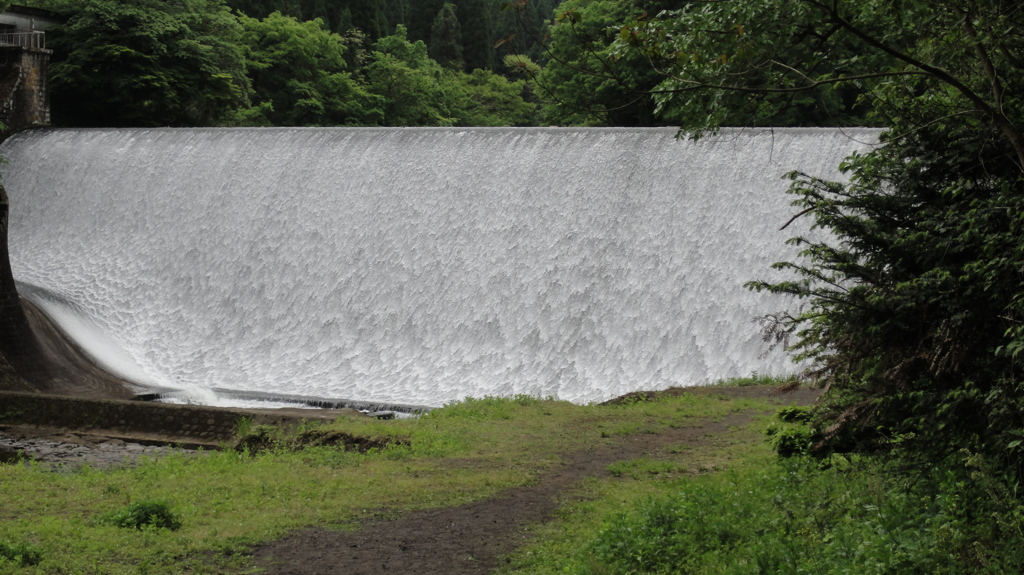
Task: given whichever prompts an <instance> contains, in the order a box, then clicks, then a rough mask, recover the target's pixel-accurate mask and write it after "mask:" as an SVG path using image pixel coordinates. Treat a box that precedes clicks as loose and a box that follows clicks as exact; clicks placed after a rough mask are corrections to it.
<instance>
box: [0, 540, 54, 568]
mask: <svg viewBox="0 0 1024 575" xmlns="http://www.w3.org/2000/svg"><path fill="white" fill-rule="evenodd" d="M42 560H43V550H42V549H40V548H39V547H36V546H35V545H31V544H29V543H8V542H6V541H4V540H3V539H0V564H2V563H6V562H10V563H14V564H15V565H17V566H19V567H28V566H31V565H36V564H38V563H39V562H40V561H42Z"/></svg>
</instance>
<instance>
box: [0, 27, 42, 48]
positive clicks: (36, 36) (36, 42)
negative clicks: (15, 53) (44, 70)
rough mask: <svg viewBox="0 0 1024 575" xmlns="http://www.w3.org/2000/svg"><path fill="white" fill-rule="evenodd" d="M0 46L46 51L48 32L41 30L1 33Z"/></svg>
mask: <svg viewBox="0 0 1024 575" xmlns="http://www.w3.org/2000/svg"><path fill="white" fill-rule="evenodd" d="M0 46H21V47H22V48H36V49H39V50H45V49H46V32H43V31H41V30H25V31H23V32H0Z"/></svg>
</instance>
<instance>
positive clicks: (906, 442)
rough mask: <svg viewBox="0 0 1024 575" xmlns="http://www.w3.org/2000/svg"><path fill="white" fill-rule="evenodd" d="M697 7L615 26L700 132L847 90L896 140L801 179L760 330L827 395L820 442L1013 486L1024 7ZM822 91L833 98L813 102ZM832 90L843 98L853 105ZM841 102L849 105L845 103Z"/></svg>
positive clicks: (980, 0)
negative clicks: (773, 304)
mask: <svg viewBox="0 0 1024 575" xmlns="http://www.w3.org/2000/svg"><path fill="white" fill-rule="evenodd" d="M784 8H785V9H783V4H781V3H780V2H777V1H775V0H759V1H749V0H745V1H732V0H726V1H717V2H698V3H692V4H690V5H688V6H687V7H686V8H685V9H683V10H679V11H675V12H670V13H667V14H664V15H662V16H659V17H657V18H653V19H638V20H637V21H636V22H634V23H633V24H632V25H629V26H625V27H623V28H622V29H621V31H620V39H619V44H618V49H620V50H623V51H627V50H638V51H640V52H641V53H642V54H644V55H645V57H647V58H649V59H650V61H651V62H652V63H654V64H655V65H657V66H658V68H659V70H661V71H662V73H664V74H665V81H664V82H662V83H661V84H660V85H659V86H658V91H659V96H658V97H659V102H660V104H661V105H662V106H663V107H665V108H671V109H674V110H679V111H680V115H679V118H680V119H681V121H682V122H683V123H684V127H685V129H687V130H689V131H690V133H691V134H697V135H699V134H700V133H702V132H704V131H708V130H714V129H716V128H717V127H718V126H721V125H723V124H728V123H730V122H731V121H732V118H734V117H735V114H736V113H737V112H736V108H735V106H734V105H733V103H734V102H735V101H736V100H737V97H738V96H743V97H744V98H746V104H745V105H746V106H748V108H747V111H746V112H745V113H744V115H743V117H745V118H748V119H755V120H758V122H759V123H761V121H764V122H765V123H774V122H771V120H772V119H773V118H777V117H779V116H780V115H783V114H785V113H786V112H787V111H788V110H791V109H792V107H793V106H794V104H799V101H798V99H799V98H801V97H803V96H805V95H813V96H814V98H817V99H819V100H820V101H821V102H822V104H823V109H832V105H833V104H830V102H829V100H828V98H829V97H834V96H835V95H836V94H842V93H843V90H846V89H851V90H854V91H855V92H858V93H859V95H858V96H857V98H858V100H859V101H861V102H863V103H865V104H870V106H871V108H870V117H871V118H873V119H875V120H876V121H878V122H882V123H884V124H885V125H887V126H888V127H889V129H888V131H887V132H886V134H885V135H884V136H883V141H884V144H885V145H884V146H882V147H880V148H879V149H877V150H875V151H872V152H870V153H867V154H864V155H860V156H855V157H853V158H850V159H849V160H848V161H847V163H846V164H845V165H844V170H845V171H846V173H847V174H848V176H849V178H850V180H849V182H848V183H835V182H825V181H821V180H818V179H815V178H813V177H810V176H808V175H803V174H794V175H793V178H794V183H793V186H792V188H791V192H792V193H793V194H795V196H796V198H797V199H796V205H797V207H798V208H800V209H801V214H804V215H806V216H807V217H812V218H814V222H815V225H816V226H817V227H819V228H822V229H824V230H827V231H828V232H830V234H829V237H828V238H827V239H825V240H821V241H811V240H808V239H805V238H797V239H796V240H795V241H796V243H798V244H799V245H802V246H803V247H804V255H805V259H804V260H801V261H797V262H789V263H782V264H779V267H781V268H785V269H789V270H791V271H793V272H794V279H793V280H791V281H784V282H779V283H766V282H755V283H754V284H753V287H755V288H757V289H765V290H770V291H774V292H780V293H788V294H793V295H795V296H797V297H799V298H801V299H802V300H803V302H804V306H803V308H802V310H801V311H800V312H798V313H794V314H793V315H789V314H781V315H778V316H774V317H772V318H768V319H769V331H770V333H771V334H773V335H775V336H778V337H779V338H780V339H783V340H784V339H785V338H786V337H787V336H793V337H794V338H795V340H794V341H793V343H794V347H795V349H796V350H797V351H798V352H799V354H800V355H799V357H800V358H803V359H807V360H810V362H811V368H810V370H809V371H808V373H807V376H808V377H809V378H810V379H813V380H816V381H818V382H820V383H821V384H823V385H825V386H826V388H827V389H828V394H827V398H828V402H827V403H826V404H825V407H823V408H822V409H821V410H819V417H820V420H819V422H818V424H819V425H818V427H819V429H820V430H822V433H823V435H822V437H821V442H820V443H819V447H821V448H828V447H831V448H837V449H845V448H851V447H858V446H859V447H862V448H871V449H881V448H886V449H887V448H891V447H893V446H895V445H900V446H903V447H911V448H913V449H912V451H913V452H914V453H916V454H919V455H926V456H929V457H944V456H946V455H948V454H949V453H951V452H955V451H956V450H958V449H964V448H966V449H971V450H981V451H983V452H985V453H987V454H989V455H990V456H992V457H994V458H996V459H998V460H1000V461H1002V462H1003V464H1005V465H1006V466H1008V468H1010V469H1013V470H1014V472H1015V473H1017V474H1020V472H1021V469H1020V468H1019V467H1018V466H1019V465H1020V463H1019V450H1020V446H1021V445H1022V440H1024V415H1022V414H1024V389H1022V388H1021V384H1020V379H1019V378H1020V376H1019V375H1018V374H1019V372H1020V365H1019V361H1018V360H1019V358H1020V354H1019V352H1020V350H1021V349H1022V348H1024V327H1022V326H1024V323H1022V320H1024V315H1022V311H1024V310H1022V302H1024V295H1022V294H1024V290H1022V287H1024V284H1022V279H1024V275H1022V274H1024V272H1022V270H1024V244H1022V241H1021V239H1020V238H1022V237H1024V235H1022V234H1021V232H1022V231H1024V230H1022V229H1021V226H1022V223H1024V220H1022V219H1021V217H1020V214H1021V213H1024V212H1022V208H1024V205H1022V199H1021V198H1022V197H1024V195H1022V192H1024V176H1022V174H1024V172H1022V166H1024V146H1021V138H1020V126H1021V125H1022V122H1024V117H1022V114H1024V110H1022V109H1021V106H1020V104H1021V102H1020V97H1021V96H1020V95H1021V94H1022V89H1024V85H1022V83H1024V69H1022V68H1021V66H1020V64H1021V62H1022V58H1024V37H1022V35H1021V30H1024V11H1022V10H1021V9H1020V8H1018V6H1017V5H1016V4H1011V3H1005V2H1001V1H999V0H938V1H929V2H924V1H913V0H905V1H902V2H895V3H893V2H853V1H847V0H829V1H824V0H798V1H795V2H787V3H785V5H784ZM823 90H824V91H823ZM845 99H846V96H843V97H842V98H840V99H839V101H845ZM840 109H842V108H840Z"/></svg>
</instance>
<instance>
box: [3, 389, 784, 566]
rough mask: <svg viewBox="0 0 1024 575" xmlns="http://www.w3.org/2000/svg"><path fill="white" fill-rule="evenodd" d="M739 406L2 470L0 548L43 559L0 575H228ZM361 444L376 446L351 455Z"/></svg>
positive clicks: (535, 410) (332, 436) (537, 413)
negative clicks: (321, 535)
mask: <svg viewBox="0 0 1024 575" xmlns="http://www.w3.org/2000/svg"><path fill="white" fill-rule="evenodd" d="M737 409H741V410H742V409H754V410H759V411H763V410H767V409H769V408H768V405H767V403H766V402H758V401H753V400H736V401H733V400H726V399H722V398H709V397H700V396H696V395H690V394H687V395H683V396H679V397H665V398H659V399H658V400H657V401H649V402H639V403H636V404H632V405H616V406H598V405H587V406H580V405H574V404H571V403H568V402H563V401H555V400H549V399H538V398H532V397H528V396H518V397H513V398H481V399H467V400H465V401H461V402H457V403H453V404H451V405H447V406H445V407H444V408H442V409H437V410H434V411H432V412H431V413H429V414H427V415H425V416H423V417H420V418H417V419H409V420H393V421H378V420H374V419H369V418H353V419H341V420H339V421H337V422H335V423H333V424H330V425H320V426H308V427H306V428H303V429H299V430H296V431H294V432H291V433H285V432H282V431H281V430H277V429H272V428H260V427H259V426H253V425H252V424H251V422H249V423H248V424H247V423H246V422H245V421H244V420H243V421H242V422H240V424H239V431H240V432H242V434H243V435H244V436H245V437H253V436H255V437H258V438H261V439H260V440H259V442H257V443H259V445H258V446H257V445H256V444H255V443H253V444H244V442H243V444H242V445H239V446H236V445H231V446H228V447H230V448H233V447H239V449H240V450H239V451H236V450H234V449H226V450H224V451H216V452H210V453H207V454H205V455H204V456H201V457H185V456H180V455H175V456H170V457H166V458H162V459H158V460H144V461H143V462H142V464H141V465H139V466H138V467H135V468H130V469H129V468H122V469H113V470H95V469H89V468H84V469H82V470H79V471H71V472H64V473H54V472H51V471H48V470H47V469H44V468H42V467H40V466H38V465H28V466H26V465H0V484H2V485H3V486H4V497H3V498H2V499H0V540H4V541H14V542H24V544H25V545H30V546H32V547H31V548H32V549H45V553H42V554H41V555H40V556H39V557H38V559H39V560H38V562H37V563H36V564H34V565H28V564H21V565H17V566H16V565H14V564H13V563H11V562H10V561H8V562H6V563H0V573H4V574H5V573H18V574H27V573H33V574H47V575H50V574H72V573H74V574H93V573H95V574H99V573H103V574H122V573H124V574H129V573H130V574H136V573H150V574H158V573H168V574H170V573H182V572H193V573H234V572H238V571H239V570H244V569H247V568H248V566H249V563H248V562H249V558H248V556H247V555H246V552H247V550H248V549H249V548H250V546H251V545H253V544H256V543H259V542H264V541H268V540H272V539H275V538H277V537H280V536H282V535H283V534H285V533H287V532H288V531H290V530H292V529H296V528H298V527H303V526H307V525H320V526H328V527H329V526H337V527H342V526H345V525H352V524H354V523H356V522H357V521H359V520H361V519H364V518H374V517H381V516H394V515H397V514H401V513H403V512H406V511H409V510H415V509H422V508H431V507H440V506H451V505H459V504H464V503H468V502H471V501H474V500H478V499H481V498H484V497H488V496H491V495H494V494H495V493H497V492H498V491H500V490H502V489H506V488H509V487H515V486H521V485H526V484H529V483H530V482H532V481H533V480H534V478H535V477H537V475H538V473H540V472H542V471H543V470H544V469H546V468H548V467H550V466H551V465H553V464H555V463H557V462H558V461H559V456H558V454H559V453H565V452H570V451H574V450H577V449H582V448H583V447H585V446H593V445H595V444H600V442H602V441H611V440H612V439H607V438H602V435H603V434H604V435H608V436H611V437H614V436H617V435H621V434H627V433H644V432H650V431H656V430H658V429H664V428H668V427H679V426H687V425H692V424H694V423H695V422H697V421H700V420H702V419H705V418H707V419H712V420H716V419H720V418H722V417H724V416H726V415H728V414H730V413H733V412H734V410H737ZM346 438H348V439H346ZM363 439H373V440H374V441H375V442H376V443H374V444H373V446H371V447H369V448H366V449H362V448H359V447H358V446H356V447H353V446H354V445H356V444H358V443H359V441H362V440H363ZM682 456H683V455H682V454H681V455H680V457H682ZM687 456H689V455H687ZM719 463H720V462H719V461H711V460H708V461H707V462H705V464H702V465H706V466H708V468H709V469H710V468H711V467H712V466H715V465H718V464H719ZM651 465H652V466H653V467H651V468H650V469H648V470H644V469H642V468H640V467H638V468H636V470H631V469H630V470H627V469H625V468H624V471H623V475H624V476H625V475H631V474H633V473H636V474H638V475H651V473H650V471H652V470H653V471H656V473H654V474H653V475H654V476H659V477H662V478H663V479H666V478H669V477H675V476H677V475H678V474H683V473H697V472H699V471H697V470H696V469H691V466H690V465H689V464H687V465H686V466H678V468H676V467H672V468H669V467H666V468H664V469H662V470H658V469H656V468H657V467H658V466H659V465H661V464H660V463H654V462H652V463H651ZM452 469H458V473H452V471H451V470H452ZM154 501H155V502H159V503H160V504H161V505H162V506H163V508H164V509H166V510H167V511H168V512H169V513H170V515H171V517H173V519H174V521H175V522H176V523H180V527H179V528H178V529H177V530H171V529H170V528H169V525H167V524H159V522H158V521H155V520H153V519H152V517H153V515H152V514H149V515H146V514H145V513H140V514H138V515H140V516H141V517H142V519H141V522H140V523H139V524H140V525H142V528H141V529H137V528H123V527H119V526H118V525H122V524H125V525H128V524H131V523H133V522H134V520H131V521H128V520H127V519H126V520H125V521H124V522H123V523H122V521H120V520H116V521H115V520H113V519H112V518H114V517H125V518H127V517H129V516H134V515H136V514H135V512H134V511H132V509H133V506H134V509H135V510H138V507H139V505H140V504H141V503H143V502H154ZM147 517H149V518H150V519H146V518H147ZM146 525H151V526H152V527H150V528H147V527H146ZM161 527H164V528H161Z"/></svg>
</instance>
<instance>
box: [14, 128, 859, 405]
mask: <svg viewBox="0 0 1024 575" xmlns="http://www.w3.org/2000/svg"><path fill="white" fill-rule="evenodd" d="M878 134H879V132H878V130H869V129H844V130H840V129H784V130H779V129H776V130H753V129H746V130H725V131H723V132H721V133H720V134H718V135H717V136H714V137H708V138H704V139H701V140H699V141H696V142H694V141H688V140H681V139H677V138H676V137H675V130H673V129H625V128H623V129H618V128H609V129H598V128H589V129H575V128H493V129H492V128H404V129H403V128H315V129H314V128H301V129H300V128H258V129H255V128H254V129H239V128H232V129H229V128H224V129H221V128H213V129H95V130H63V129H57V130H32V131H26V132H22V133H19V134H17V135H15V136H13V137H12V138H10V139H8V140H7V141H6V142H4V143H3V145H2V146H0V155H2V156H3V157H4V158H6V159H7V161H8V164H7V165H5V166H3V168H2V172H3V183H4V185H5V186H6V188H7V190H8V193H9V196H10V202H11V212H10V226H9V242H10V258H11V266H12V270H13V273H14V278H15V280H16V282H17V286H18V291H19V292H20V293H21V295H22V296H23V297H25V298H27V299H28V300H30V301H31V302H32V303H33V304H35V305H36V306H37V307H39V308H40V309H42V310H43V311H44V312H45V313H46V314H47V315H48V316H49V317H50V318H51V319H52V321H53V322H54V323H55V324H56V325H57V326H59V328H60V329H61V330H62V331H63V332H64V333H65V334H66V335H67V336H68V337H69V338H70V339H71V340H72V341H74V342H75V344H76V345H77V346H79V347H80V348H81V349H82V351H84V353H86V354H87V355H88V356H89V357H90V358H91V359H92V360H93V361H95V362H96V363H97V364H98V365H100V366H101V367H102V368H104V369H106V370H108V371H110V372H111V373H114V374H116V375H118V376H120V377H122V378H124V379H126V380H128V381H130V382H133V383H134V384H137V385H138V386H139V388H140V389H144V388H147V387H152V388H161V389H174V390H180V391H181V393H182V394H183V396H184V397H186V398H187V399H188V401H191V402H195V403H202V404H207V405H218V404H222V403H223V402H224V401H225V400H224V397H222V396H221V395H220V394H218V393H217V392H216V391H214V390H216V389H228V390H236V391H242V392H259V393H263V394H267V395H271V396H272V395H275V394H278V395H301V396H317V397H340V398H351V399H358V400H361V401H367V402H379V403H382V404H387V403H399V404H416V405H428V406H439V405H442V404H444V403H446V402H449V401H453V400H458V399H462V398H464V397H467V396H472V397H483V396H488V395H514V394H529V395H533V396H541V397H548V396H554V397H557V398H560V399H565V400H569V401H573V402H579V403H585V402H590V401H600V400H604V399H608V398H611V397H614V396H617V395H621V394H623V393H626V392H629V391H633V390H638V389H647V390H653V389H664V388H667V387H670V386H694V385H703V384H707V383H710V382H712V381H715V380H717V379H720V378H727V377H739V376H748V375H751V374H752V373H755V372H756V373H758V374H763V375H786V374H790V373H794V372H796V371H797V367H796V366H794V365H793V364H792V363H791V362H790V360H789V358H788V357H787V356H786V354H785V353H784V352H783V351H782V350H778V349H776V350H774V351H771V352H768V347H767V344H765V343H764V342H763V341H762V338H761V331H760V326H759V325H758V323H756V322H755V321H754V318H756V317H758V316H763V315H765V314H767V313H772V312H777V311H780V310H784V309H791V310H793V309H796V307H797V306H798V305H799V302H796V301H794V300H790V299H787V298H783V297H779V296H774V295H770V294H764V293H755V292H751V291H749V290H747V289H746V288H745V287H744V283H745V282H748V281H750V280H753V279H779V278H780V277H782V276H779V275H778V274H779V273H780V272H776V271H773V270H771V269H770V266H771V264H772V263H774V262H777V261H782V260H792V259H794V258H796V257H797V252H798V248H796V247H793V246H791V245H787V243H786V240H787V239H788V238H790V237H792V236H794V235H801V234H807V233H814V232H812V231H811V230H810V229H809V226H810V222H809V221H805V220H807V218H803V219H798V220H796V221H795V222H794V223H793V224H792V225H791V226H790V227H788V228H787V229H785V230H780V229H779V228H780V227H781V226H782V225H783V224H785V223H786V222H787V221H789V220H790V218H791V217H792V216H793V215H794V213H795V212H796V211H797V209H796V208H794V207H792V206H791V205H790V202H791V201H792V199H793V198H792V197H791V196H789V195H787V194H785V190H786V188H787V186H788V182H787V181H786V180H784V179H783V178H782V176H783V175H784V174H785V173H787V172H789V171H791V170H800V171H802V172H805V173H808V174H811V175H814V176H820V177H825V178H833V179H834V178H839V177H840V176H839V173H838V166H839V164H840V162H841V161H842V159H843V158H844V157H846V156H848V155H850V154H851V153H853V152H863V151H867V150H869V149H870V148H871V146H872V145H873V144H874V143H875V142H876V141H877V139H878ZM819 233H820V232H819Z"/></svg>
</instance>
